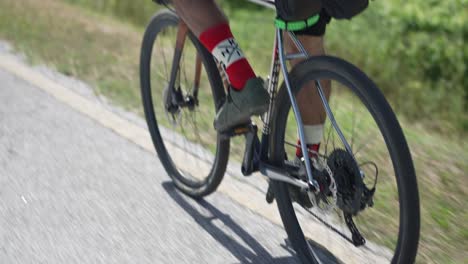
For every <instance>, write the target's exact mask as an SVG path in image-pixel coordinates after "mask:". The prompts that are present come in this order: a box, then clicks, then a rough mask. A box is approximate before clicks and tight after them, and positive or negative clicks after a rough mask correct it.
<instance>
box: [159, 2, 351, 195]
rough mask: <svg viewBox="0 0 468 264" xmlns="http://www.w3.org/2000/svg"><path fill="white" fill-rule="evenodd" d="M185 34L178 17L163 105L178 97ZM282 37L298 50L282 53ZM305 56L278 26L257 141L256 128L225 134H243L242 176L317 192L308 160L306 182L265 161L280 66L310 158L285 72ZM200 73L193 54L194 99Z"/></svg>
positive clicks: (291, 35)
mask: <svg viewBox="0 0 468 264" xmlns="http://www.w3.org/2000/svg"><path fill="white" fill-rule="evenodd" d="M251 1H252V2H255V3H257V4H261V5H263V6H267V7H272V8H274V2H273V1H269V0H251ZM187 34H188V28H187V26H186V24H185V23H184V22H183V21H182V20H181V21H180V22H179V27H178V32H177V40H176V48H175V51H174V56H173V64H172V69H171V75H170V76H171V79H170V83H169V87H170V89H171V96H168V97H167V98H166V105H168V104H170V103H171V102H177V100H178V98H177V92H176V91H175V87H174V84H175V78H176V76H177V68H178V65H179V61H180V58H181V54H182V51H183V46H184V43H185V39H186V36H187ZM284 37H289V38H290V39H291V40H292V42H293V43H294V45H295V46H296V48H297V50H298V51H299V52H298V53H293V54H286V51H285V47H284ZM308 57H310V55H309V54H308V52H307V50H306V49H305V48H304V46H303V45H302V43H301V42H300V41H299V39H298V38H297V37H296V35H295V34H294V33H293V32H291V31H284V30H282V29H279V28H276V30H275V37H274V43H273V53H272V62H271V68H270V75H269V76H270V77H269V78H268V88H267V90H268V93H269V94H270V103H269V107H268V111H267V112H266V113H265V114H264V116H263V122H264V126H263V130H262V137H261V141H260V140H259V139H258V137H257V130H256V127H250V128H240V130H238V131H234V133H232V134H230V135H227V136H229V137H230V136H234V135H239V134H245V135H246V150H245V154H244V162H243V166H242V172H243V173H244V175H249V174H251V173H252V172H254V171H257V170H259V171H260V172H261V173H262V174H264V175H266V176H267V177H269V178H271V179H274V180H278V181H283V182H287V183H289V184H292V185H295V186H297V187H299V188H301V189H307V190H314V191H316V192H318V191H319V190H320V187H319V184H318V182H317V181H316V180H315V178H314V175H313V170H312V165H311V163H310V162H305V167H306V172H307V183H306V182H304V181H301V180H298V179H296V178H294V177H290V176H288V175H287V172H285V171H283V170H282V169H280V168H277V167H275V166H272V165H270V164H269V163H268V147H269V144H268V143H269V136H270V125H271V122H272V119H273V118H274V116H273V109H274V106H275V100H276V94H277V89H278V80H279V74H280V68H281V72H282V74H283V77H284V83H285V85H286V88H287V92H288V95H289V99H290V102H291V107H292V109H293V113H294V117H295V120H296V122H297V127H298V136H299V140H300V147H301V150H302V153H303V156H304V159H305V160H309V158H310V157H309V151H308V149H307V145H306V140H305V133H304V125H303V122H302V117H301V113H300V110H299V106H298V104H297V102H296V98H295V95H294V94H293V92H292V88H291V84H290V81H289V71H288V68H287V61H288V60H292V59H301V58H303V59H306V58H308ZM218 68H219V69H220V73H221V75H222V77H223V82H224V84H225V86H226V87H227V85H229V84H228V80H227V78H226V74H225V72H224V70H223V69H222V68H221V67H218ZM200 74H201V58H200V56H198V55H197V57H196V60H195V76H194V87H193V91H194V95H195V98H196V95H197V93H198V86H199V82H200ZM315 86H316V88H317V91H318V94H319V96H320V99H321V101H322V103H323V106H324V108H325V112H326V114H327V117H328V118H329V120H330V122H331V124H332V126H333V127H334V129H335V130H336V131H337V134H338V136H339V138H340V140H341V142H342V143H343V145H344V146H345V148H346V150H347V151H348V152H349V153H350V154H351V155H352V151H351V147H350V145H349V144H348V142H347V141H346V139H345V137H344V136H343V133H342V132H341V129H340V128H339V126H338V124H337V123H336V121H335V118H334V116H333V113H332V111H331V109H330V106H329V104H328V101H327V99H326V97H325V93H324V92H323V89H322V86H321V84H320V81H319V80H315ZM179 100H180V99H179ZM218 103H219V104H222V103H223V102H218ZM219 106H220V105H218V106H217V107H219ZM253 126H254V125H253Z"/></svg>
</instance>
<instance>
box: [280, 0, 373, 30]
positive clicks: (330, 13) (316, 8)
mask: <svg viewBox="0 0 468 264" xmlns="http://www.w3.org/2000/svg"><path fill="white" fill-rule="evenodd" d="M368 4H369V0H275V6H276V12H277V15H278V17H279V18H281V19H283V20H285V21H298V20H304V19H307V18H309V17H311V16H313V15H314V14H317V13H319V15H320V18H319V20H318V22H317V23H316V24H315V25H313V26H311V27H309V28H306V29H303V30H299V31H296V32H297V34H299V35H310V36H323V34H325V29H326V27H327V24H328V23H329V22H330V20H331V18H332V17H333V18H336V19H351V18H352V17H354V16H356V15H357V14H359V13H361V12H362V11H363V10H365V9H366V7H367V5H368Z"/></svg>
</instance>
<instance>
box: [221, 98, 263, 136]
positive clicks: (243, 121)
mask: <svg viewBox="0 0 468 264" xmlns="http://www.w3.org/2000/svg"><path fill="white" fill-rule="evenodd" d="M267 110H268V104H266V105H260V106H257V107H255V108H253V109H251V111H250V112H249V115H248V116H247V117H245V118H244V117H243V118H239V121H237V122H235V123H234V124H233V125H230V126H226V127H216V122H213V126H214V127H215V129H216V131H218V132H219V133H221V134H222V133H225V132H227V131H229V129H232V128H234V127H237V126H240V125H243V124H250V123H251V120H250V117H251V116H254V115H261V114H263V113H265V112H266V111H267Z"/></svg>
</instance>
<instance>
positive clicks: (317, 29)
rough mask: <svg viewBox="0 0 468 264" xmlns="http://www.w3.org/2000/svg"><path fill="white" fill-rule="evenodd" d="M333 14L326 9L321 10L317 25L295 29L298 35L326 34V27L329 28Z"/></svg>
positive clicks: (319, 35)
mask: <svg viewBox="0 0 468 264" xmlns="http://www.w3.org/2000/svg"><path fill="white" fill-rule="evenodd" d="M330 20H331V16H330V15H329V14H328V13H327V11H326V10H325V9H322V10H321V11H320V17H319V20H318V21H317V23H315V25H313V26H311V27H308V28H305V29H302V30H298V31H294V32H295V33H296V34H297V35H306V36H315V37H321V36H323V35H324V34H325V29H326V28H327V24H328V23H330Z"/></svg>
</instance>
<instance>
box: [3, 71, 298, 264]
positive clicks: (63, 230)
mask: <svg viewBox="0 0 468 264" xmlns="http://www.w3.org/2000/svg"><path fill="white" fill-rule="evenodd" d="M285 238H286V234H285V232H284V230H283V228H282V227H281V226H278V225H276V224H273V223H272V222H270V221H269V220H267V219H265V218H264V217H262V216H260V215H258V214H257V213H255V212H253V211H251V210H249V209H247V208H245V207H243V206H241V205H240V204H238V203H237V202H235V201H233V200H232V199H230V198H229V197H227V196H226V195H224V194H222V193H219V192H218V193H215V194H213V195H211V196H209V197H208V198H207V199H205V200H203V201H200V202H195V201H193V200H192V199H190V198H187V197H185V196H184V195H183V194H181V193H179V192H178V191H176V190H175V189H174V187H173V185H172V184H171V183H170V181H169V178H168V176H167V175H166V173H165V171H164V169H163V168H162V166H161V164H160V163H159V160H158V159H157V157H156V156H155V155H154V154H152V153H150V152H148V151H146V150H144V149H142V148H140V147H138V146H137V145H135V144H134V143H132V142H130V141H128V140H126V139H124V138H123V137H121V136H119V135H118V134H116V133H114V132H113V131H111V130H110V129H108V128H105V127H103V126H102V125H100V124H99V123H97V122H95V121H94V120H92V119H90V118H88V117H86V116H84V115H83V114H81V113H79V112H77V111H75V110H73V109H72V108H70V107H69V106H67V105H66V104H63V103H61V102H59V101H57V100H56V99H55V98H53V97H52V96H50V95H49V94H47V93H45V92H44V91H42V90H40V89H37V88H36V87H33V86H31V85H29V84H28V83H27V82H25V81H23V80H21V79H18V78H17V77H15V76H13V75H11V74H9V73H6V72H5V71H2V70H0V263H297V259H296V258H295V257H294V254H293V252H292V250H291V249H290V248H289V247H288V246H287V242H286V240H285Z"/></svg>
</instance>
